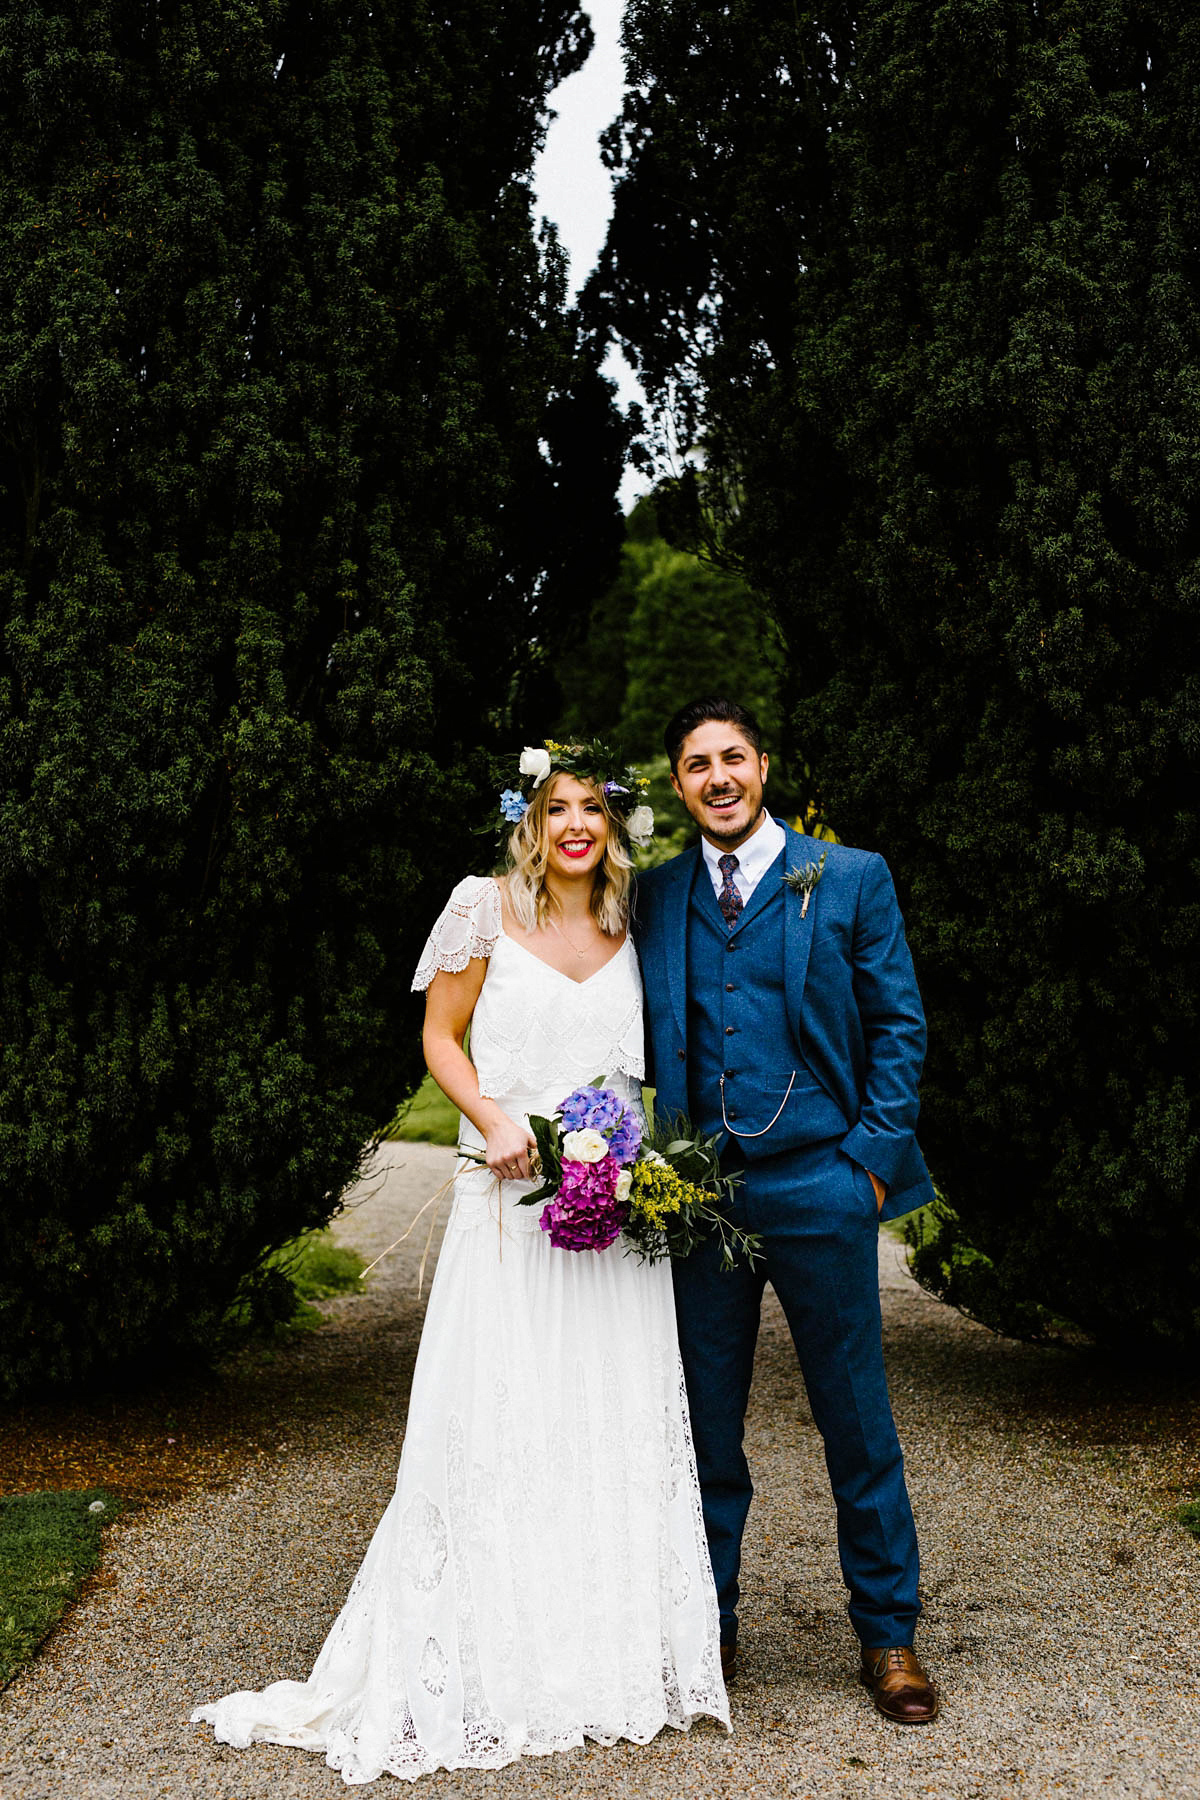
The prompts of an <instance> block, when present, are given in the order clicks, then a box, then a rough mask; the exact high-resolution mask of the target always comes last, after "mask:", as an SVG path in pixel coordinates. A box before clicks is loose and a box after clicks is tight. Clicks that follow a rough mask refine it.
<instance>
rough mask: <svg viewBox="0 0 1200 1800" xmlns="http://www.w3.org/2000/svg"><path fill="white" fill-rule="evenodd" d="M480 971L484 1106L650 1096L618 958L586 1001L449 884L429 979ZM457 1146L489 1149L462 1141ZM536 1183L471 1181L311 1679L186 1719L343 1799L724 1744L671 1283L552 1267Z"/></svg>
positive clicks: (601, 1257) (463, 1179) (664, 1276)
mask: <svg viewBox="0 0 1200 1800" xmlns="http://www.w3.org/2000/svg"><path fill="white" fill-rule="evenodd" d="M473 956H483V957H488V958H489V959H490V960H489V962H488V969H487V974H486V977H485V980H484V984H483V989H482V992H481V994H480V997H479V1001H478V1004H477V1005H476V1008H475V1013H474V1016H473V1019H472V1022H471V1055H472V1059H473V1061H474V1063H475V1066H476V1069H477V1070H478V1074H479V1085H480V1090H481V1092H483V1093H484V1094H487V1095H490V1096H491V1097H493V1098H494V1099H496V1100H498V1101H500V1103H501V1104H502V1105H503V1106H504V1107H505V1110H506V1111H508V1112H509V1113H510V1114H511V1115H512V1116H513V1117H514V1118H519V1117H522V1116H527V1115H528V1114H529V1113H544V1114H549V1113H552V1112H554V1111H555V1110H556V1109H557V1107H558V1105H559V1104H560V1102H561V1101H562V1100H564V1099H565V1098H566V1096H567V1095H568V1094H569V1093H570V1092H571V1090H572V1089H573V1088H576V1087H579V1086H581V1085H583V1084H584V1083H587V1082H590V1081H593V1080H594V1079H595V1078H596V1077H597V1076H603V1077H604V1078H605V1081H606V1085H609V1086H611V1087H614V1088H617V1089H618V1090H619V1091H621V1092H623V1093H624V1094H626V1095H628V1096H629V1097H631V1098H632V1097H634V1096H638V1097H639V1099H640V1088H639V1079H640V1077H641V1074H642V1067H643V1065H642V1018H641V980H640V976H639V973H638V965H637V958H636V956H635V954H634V951H633V948H632V946H631V945H630V944H629V943H628V942H626V943H625V945H624V946H623V947H622V948H621V950H619V951H618V953H617V954H616V956H615V957H613V959H612V960H611V961H610V962H609V963H607V964H606V965H605V966H604V967H603V968H602V969H600V970H598V971H597V972H596V974H594V975H592V976H591V977H590V978H589V979H588V980H587V981H583V982H575V981H573V980H571V979H570V978H569V977H568V976H566V975H563V974H561V973H560V972H559V971H558V970H556V969H552V968H550V967H549V965H548V964H546V963H544V962H542V961H541V960H540V959H539V958H538V957H537V956H535V955H534V954H533V953H532V952H531V951H529V950H527V949H525V948H524V946H522V945H521V944H519V943H517V942H516V940H515V939H512V938H509V937H507V936H505V935H504V933H503V931H502V929H501V916H500V897H499V890H498V888H497V886H496V884H495V882H494V881H490V880H482V879H477V878H472V879H469V880H467V881H464V882H461V883H460V884H459V886H458V887H457V888H455V890H454V893H453V895H452V896H451V900H450V903H449V905H448V906H447V908H446V910H445V912H444V913H443V914H442V917H441V918H440V919H439V921H438V923H437V925H436V927H435V928H434V931H433V934H432V936H431V938H430V940H429V943H428V945H427V946H426V950H425V954H424V956H423V957H422V960H421V965H420V967H419V969H418V971H417V976H416V980H415V981H414V984H413V985H414V986H415V987H427V986H428V984H429V982H430V981H431V980H432V979H433V976H434V974H435V973H436V971H437V970H438V969H454V970H458V969H463V968H465V967H466V965H467V962H468V960H469V959H470V958H471V957H473ZM460 1142H461V1143H463V1144H464V1145H466V1146H469V1147H471V1148H478V1147H481V1146H480V1139H479V1135H478V1133H477V1132H476V1131H475V1130H474V1128H473V1127H472V1126H471V1125H469V1124H468V1123H467V1121H466V1120H464V1121H463V1128H462V1133H461V1136H460ZM529 1191H530V1184H526V1183H520V1182H505V1183H504V1184H503V1186H502V1187H500V1186H499V1185H498V1184H497V1182H496V1180H495V1178H494V1177H493V1176H492V1175H490V1174H489V1173H488V1171H487V1170H486V1169H481V1168H478V1167H476V1166H474V1165H472V1166H471V1167H470V1168H469V1170H468V1171H467V1172H466V1173H463V1174H460V1175H459V1177H458V1179H457V1181H456V1183H455V1195H454V1203H453V1209H452V1212H451V1215H450V1219H449V1223H448V1225H447V1229H446V1236H445V1242H444V1244H443V1246H442V1251H441V1256H440V1259H439V1262H438V1268H437V1273H436V1276H435V1278H434V1282H433V1286H432V1289H431V1292H430V1296H429V1309H428V1313H427V1316H426V1320H425V1328H424V1333H423V1335H422V1338H421V1347H420V1351H419V1354H418V1357H417V1364H416V1369H415V1371H414V1374H413V1383H412V1394H411V1398H410V1401H409V1411H408V1427H407V1432H406V1436H405V1440H404V1449H403V1454H402V1456H401V1461H400V1470H399V1474H398V1476H397V1479H396V1492H395V1495H394V1497H393V1499H392V1501H391V1504H390V1505H389V1507H388V1509H387V1511H386V1512H385V1513H384V1516H383V1519H382V1520H381V1522H380V1524H379V1527H378V1529H377V1530H376V1533H375V1536H374V1538H373V1540H372V1542H371V1545H370V1548H369V1549H368V1551H367V1554H366V1559H365V1560H364V1562H363V1564H362V1567H361V1568H360V1570H359V1572H358V1575H357V1576H356V1577H355V1580H354V1583H353V1586H352V1587H351V1589H350V1593H349V1596H348V1598H347V1600H346V1604H345V1606H344V1607H343V1608H342V1611H341V1614H340V1616H339V1617H338V1619H337V1621H336V1623H335V1624H334V1626H333V1629H332V1631H331V1632H330V1634H329V1637H328V1638H327V1640H326V1642H325V1645H324V1648H323V1649H322V1650H321V1653H320V1655H319V1656H318V1658H317V1662H316V1665H315V1667H314V1668H313V1671H312V1674H311V1675H310V1676H309V1678H308V1680H307V1681H304V1682H298V1681H278V1682H276V1683H274V1685H273V1686H271V1687H268V1688H265V1689H264V1690H263V1691H262V1692H261V1693H237V1694H229V1695H227V1696H226V1698H225V1699H223V1700H218V1701H217V1702H216V1703H215V1704H212V1705H208V1706H202V1707H200V1708H198V1710H197V1711H196V1712H195V1713H194V1714H193V1715H192V1716H193V1718H194V1719H197V1720H201V1719H202V1720H206V1721H208V1722H209V1723H211V1724H212V1725H214V1726H215V1727H216V1734H217V1736H218V1738H221V1739H222V1740H224V1741H225V1742H226V1743H229V1744H236V1745H238V1746H243V1747H244V1746H245V1745H247V1744H249V1743H251V1742H252V1741H253V1740H254V1739H265V1740H267V1741H268V1742H271V1743H282V1744H295V1745H298V1746H300V1747H302V1748H304V1749H309V1750H320V1751H323V1752H324V1754H325V1760H326V1762H328V1763H329V1764H330V1766H331V1767H333V1768H335V1769H340V1770H341V1772H342V1775H343V1777H344V1779H345V1780H346V1781H347V1782H366V1781H372V1780H374V1779H375V1777H376V1776H378V1775H380V1774H382V1773H383V1772H384V1771H389V1772H390V1773H391V1774H393V1775H399V1776H403V1777H405V1778H407V1779H413V1778H415V1777H416V1776H418V1775H423V1774H427V1773H429V1772H431V1771H433V1770H435V1769H440V1768H446V1769H460V1768H484V1769H494V1768H499V1767H500V1766H501V1765H502V1764H504V1763H507V1762H511V1761H512V1760H513V1759H514V1758H515V1757H518V1756H521V1755H540V1754H543V1753H545V1752H548V1751H553V1750H563V1749H566V1748H568V1747H569V1746H570V1745H574V1744H580V1743H582V1742H583V1739H584V1738H585V1737H589V1738H593V1739H595V1740H596V1741H597V1742H600V1743H605V1744H611V1743H613V1742H615V1741H616V1740H617V1739H619V1738H631V1739H633V1740H634V1741H635V1742H637V1743H645V1742H647V1741H648V1740H649V1739H650V1738H652V1737H654V1735H655V1734H656V1733H657V1732H658V1731H660V1730H661V1729H662V1727H663V1726H664V1725H673V1726H676V1727H678V1728H683V1729H686V1728H687V1727H688V1726H689V1725H690V1724H691V1722H692V1720H693V1719H694V1718H695V1717H696V1716H697V1715H699V1714H708V1715H710V1716H711V1717H713V1718H715V1719H718V1720H720V1721H721V1722H722V1723H723V1724H724V1725H725V1726H726V1727H727V1728H728V1726H729V1706H728V1701H727V1699H726V1696H725V1688H724V1684H723V1682H722V1679H721V1660H720V1649H719V1643H718V1635H719V1630H718V1615H717V1604H716V1596H715V1593H714V1591H713V1581H712V1573H711V1569H710V1566H709V1560H708V1550H707V1546H706V1544H705V1539H704V1527H703V1522H702V1519H701V1513H700V1492H699V1486H698V1483H697V1479H696V1465H695V1459H694V1456H693V1452H692V1444H691V1434H690V1429H689V1425H688V1416H687V1404H686V1400H685V1398H684V1388H683V1375H682V1370H681V1368H680V1363H679V1351H678V1345H677V1341H676V1334H675V1311H674V1300H673V1296H672V1290H671V1276H670V1270H669V1267H668V1266H667V1265H666V1264H665V1263H659V1264H655V1265H653V1266H648V1265H646V1264H644V1263H639V1262H638V1261H637V1260H636V1259H635V1258H634V1257H632V1256H626V1255H625V1254H624V1251H623V1248H622V1244H621V1241H620V1240H618V1241H617V1242H616V1243H615V1244H613V1245H612V1246H611V1247H610V1248H609V1249H607V1250H605V1251H601V1252H599V1253H597V1252H595V1251H582V1252H574V1251H568V1250H559V1249H556V1248H555V1247H554V1246H553V1245H552V1244H551V1243H550V1240H549V1238H548V1237H547V1236H546V1234H545V1233H544V1232H543V1231H542V1230H541V1229H540V1228H539V1224H538V1220H539V1216H540V1213H541V1207H540V1206H532V1207H521V1206H517V1205H516V1204H515V1201H516V1200H517V1199H518V1198H519V1197H520V1195H522V1194H525V1193H528V1192H529Z"/></svg>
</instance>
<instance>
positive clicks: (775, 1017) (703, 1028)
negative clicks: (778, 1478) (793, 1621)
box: [634, 827, 932, 1647]
mask: <svg viewBox="0 0 1200 1800" xmlns="http://www.w3.org/2000/svg"><path fill="white" fill-rule="evenodd" d="M785 838H786V842H785V846H784V850H783V854H782V856H781V857H780V858H779V859H778V860H777V862H776V864H775V865H774V866H773V867H772V868H770V869H768V870H767V872H766V873H765V875H764V876H763V877H762V879H761V881H760V882H759V883H758V885H757V886H756V888H755V889H754V892H753V894H752V895H751V897H750V900H749V902H748V904H747V905H746V907H745V909H744V911H743V913H742V914H741V916H740V917H739V919H738V920H737V922H736V924H735V926H734V928H733V929H732V930H730V928H729V927H728V925H727V924H726V922H725V920H724V919H723V918H722V917H721V914H720V912H719V909H718V907H717V904H716V900H715V897H714V894H713V889H712V883H711V881H710V879H709V876H708V874H707V871H706V869H705V868H704V864H703V859H702V857H701V854H700V851H699V847H697V848H695V849H692V850H688V851H685V852H684V854H683V855H682V856H679V857H676V858H675V859H674V860H673V861H672V862H670V863H666V864H664V865H663V866H662V867H660V868H658V869H654V870H652V871H650V872H649V873H648V874H647V875H645V876H643V877H642V878H641V880H640V881H639V884H638V892H637V898H636V904H635V913H634V929H635V933H636V938H637V944H638V950H639V953H640V955H641V960H642V975H643V981H644V984H645V991H646V1018H647V1038H648V1044H647V1048H648V1053H649V1061H650V1071H649V1074H650V1078H651V1079H652V1080H653V1082H654V1085H655V1086H656V1089H657V1094H656V1107H657V1110H658V1111H659V1113H660V1114H663V1115H666V1116H670V1115H673V1114H677V1113H686V1114H687V1115H688V1116H689V1117H690V1118H691V1119H692V1120H693V1122H694V1123H695V1124H696V1125H698V1126H699V1127H701V1128H702V1129H705V1130H716V1131H718V1132H719V1133H720V1134H721V1138H722V1142H723V1145H724V1150H723V1158H724V1161H725V1162H726V1164H727V1166H730V1167H735V1168H740V1169H741V1170H742V1171H743V1175H744V1180H743V1184H742V1186H741V1187H740V1188H739V1190H738V1194H737V1199H736V1201H735V1213H736V1217H737V1219H738V1222H739V1223H743V1224H745V1225H746V1226H747V1227H748V1228H749V1229H750V1230H753V1231H757V1232H759V1233H761V1235H762V1237H763V1242H764V1250H765V1257H764V1261H763V1262H762V1263H760V1264H759V1266H758V1267H757V1268H756V1269H755V1270H749V1269H747V1268H746V1267H745V1266H744V1265H739V1266H738V1268H737V1269H736V1270H735V1271H734V1272H733V1273H732V1274H728V1273H725V1272H723V1271H721V1269H720V1268H719V1266H718V1259H717V1257H716V1255H715V1253H714V1251H713V1250H712V1248H711V1247H710V1246H702V1247H701V1248H700V1249H699V1250H698V1251H696V1252H695V1253H694V1254H693V1255H692V1256H690V1257H689V1258H688V1259H687V1260H686V1261H685V1262H683V1263H681V1264H677V1265H676V1267H675V1292H676V1310H677V1315H678V1319H679V1335H680V1347H681V1350H682V1353H683V1361H684V1372H685V1375H686V1378H687V1387H688V1400H689V1405H690V1409H691V1415H692V1429H693V1433H694V1436H695V1440H696V1456H697V1463H698V1466H699V1472H700V1483H701V1489H702V1495H703V1501H704V1517H705V1526H706V1530H707V1533H708V1540H709V1550H710V1553H711V1555H712V1561H713V1573H714V1576H715V1578H716V1583H717V1594H718V1598H719V1601H720V1606H721V1631H722V1638H723V1639H724V1640H725V1641H727V1642H728V1641H731V1640H732V1639H733V1638H734V1637H735V1635H736V1631H737V1611H736V1608H737V1601H738V1569H739V1564H740V1560H741V1540H742V1533H743V1530H744V1527H745V1522H746V1515H747V1513H748V1511H749V1506H750V1500H751V1496H752V1492H753V1488H752V1484H751V1480H750V1473H749V1468H748V1466H747V1463H746V1459H745V1455H744V1452H743V1450H742V1433H743V1419H744V1416H745V1409H746V1402H747V1399H748V1396H749V1389H750V1378H751V1373H752V1369H753V1361H754V1345H755V1341H756V1338H757V1333H758V1318H759V1308H760V1304H761V1299H762V1292H763V1287H764V1285H765V1283H766V1281H768V1280H769V1281H770V1282H771V1285H772V1286H773V1288H774V1289H775V1291H776V1293H777V1295H778V1297H779V1300H780V1302H781V1304H782V1306H783V1309H784V1312H785V1314H786V1316H787V1320H788V1325H789V1328H790V1330H791V1333H792V1337H793V1340H794V1342H795V1345H796V1350H797V1354H798V1356H799V1359H800V1366H801V1369H802V1371H803V1375H804V1381H805V1386H806V1388H807V1391H808V1397H809V1402H810V1404H811V1407H812V1411H813V1416H814V1419H815V1420H816V1423H817V1426H818V1429H819V1430H820V1432H821V1435H822V1438H823V1440H824V1445H825V1457H826V1463H827V1466H828V1469H829V1474H830V1480H831V1485H832V1488H833V1495H834V1501H835V1505H836V1509H837V1521H838V1545H839V1552H840V1556H841V1563H842V1572H843V1576H844V1578H845V1581H846V1585H847V1587H848V1588H849V1590H850V1618H851V1622H852V1624H853V1625H854V1628H855V1630H856V1631H857V1633H858V1635H859V1637H860V1639H861V1640H862V1642H863V1643H864V1644H869V1645H872V1646H877V1647H882V1646H885V1645H892V1644H909V1643H911V1642H912V1637H913V1627H914V1625H915V1622H916V1618H917V1615H918V1612H919V1610H920V1607H919V1603H918V1600H917V1544H916V1534H915V1530H914V1527H913V1521H912V1511H911V1508H910V1506H909V1502H908V1495H907V1491H906V1488H905V1484H904V1471H903V1459H902V1456H901V1452H900V1446H899V1443H898V1441H897V1438H896V1433H895V1427H894V1425H893V1423H892V1414H891V1406H890V1403H889V1400H888V1394H887V1382H886V1377H885V1374H884V1369H883V1355H882V1346H881V1341H880V1316H879V1287H878V1268H877V1253H876V1240H877V1236H878V1217H879V1215H878V1212H877V1207H876V1201H875V1197H874V1194H873V1192H872V1189H871V1183H870V1179H869V1177H868V1175H867V1170H871V1171H873V1172H874V1174H875V1175H877V1176H878V1177H879V1178H880V1179H881V1180H882V1181H883V1182H884V1183H885V1184H886V1186H887V1190H888V1191H887V1199H886V1201H885V1204H884V1208H883V1215H882V1216H883V1217H884V1218H891V1217H895V1216H896V1215H897V1214H900V1213H904V1212H909V1211H911V1210H912V1209H913V1208H914V1207H917V1206H921V1205H923V1204H924V1203H925V1201H927V1200H929V1199H930V1198H932V1187H931V1185H930V1181H929V1176H928V1173H927V1171H926V1168H925V1164H924V1161H923V1159H922V1157H921V1153H920V1150H919V1149H918V1147H917V1143H916V1138H915V1135H914V1129H915V1125H916V1119H917V1109H918V1100H917V1081H918V1078H919V1075H920V1071H921V1064H922V1060H923V1057H924V1050H925V1023H924V1015H923V1012H922V1009H921V1001H920V995H919V993H918V991H917V985H916V979H915V977H914V974H913V967H912V959H911V957H910V956H909V952H908V947H907V944H906V943H905V939H904V924H903V920H902V919H901V916H900V911H899V907H898V905H897V902H896V895H895V890H894V888H893V886H892V880H891V876H890V874H889V873H888V869H887V865H886V864H885V863H884V861H883V859H882V858H881V857H879V856H876V855H873V854H871V853H869V852H865V851H861V850H854V849H850V848H849V847H848V846H845V845H840V844H828V845H826V844H818V845H814V842H813V840H812V839H811V838H805V837H803V836H801V835H800V834H799V833H797V832H794V831H791V830H789V829H787V828H786V827H785ZM822 851H824V852H825V856H826V860H825V866H824V870H823V873H822V876H821V879H820V881H819V882H818V884H817V886H816V887H815V889H814V890H813V892H812V896H811V899H810V901H809V904H808V907H807V910H805V908H804V902H803V898H802V896H801V895H800V894H799V893H796V892H794V891H792V890H791V889H789V888H788V887H787V886H786V885H785V883H784V881H783V879H782V877H783V874H784V871H785V868H786V869H787V870H794V869H797V868H801V867H803V866H804V865H805V864H807V863H813V862H816V861H817V860H818V858H819V856H820V854H821V852H822ZM722 1076H724V1083H723V1084H722V1080H721V1078H722ZM789 1084H790V1085H789Z"/></svg>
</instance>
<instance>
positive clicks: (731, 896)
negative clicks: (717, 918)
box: [717, 856, 742, 931]
mask: <svg viewBox="0 0 1200 1800" xmlns="http://www.w3.org/2000/svg"><path fill="white" fill-rule="evenodd" d="M737 866H738V859H737V857H736V856H721V857H718V858H717V867H718V869H720V871H721V876H722V880H721V891H720V893H719V894H718V895H717V905H718V906H719V907H720V909H721V911H722V913H723V914H724V915H725V923H726V924H727V925H728V927H729V929H730V931H732V930H733V928H734V926H735V925H736V924H737V922H738V914H739V913H740V912H741V910H742V896H741V895H740V894H739V893H738V891H737V889H736V888H735V887H734V885H733V871H734V870H735V869H736V868H737Z"/></svg>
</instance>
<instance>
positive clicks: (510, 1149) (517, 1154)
mask: <svg viewBox="0 0 1200 1800" xmlns="http://www.w3.org/2000/svg"><path fill="white" fill-rule="evenodd" d="M535 1142H536V1140H535V1138H534V1135H533V1133H532V1131H530V1130H529V1129H528V1127H527V1126H525V1125H517V1124H516V1123H515V1122H514V1121H513V1120H512V1119H505V1120H504V1121H503V1123H502V1124H498V1125H494V1126H493V1127H492V1129H491V1130H490V1131H489V1132H488V1134H487V1138H486V1140H485V1145H484V1159H485V1161H486V1163H487V1166H488V1168H489V1169H490V1170H491V1171H492V1174H493V1175H496V1176H498V1177H499V1179H500V1180H501V1181H528V1180H529V1179H530V1176H529V1152H530V1151H531V1150H532V1149H533V1148H534V1144H535Z"/></svg>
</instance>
